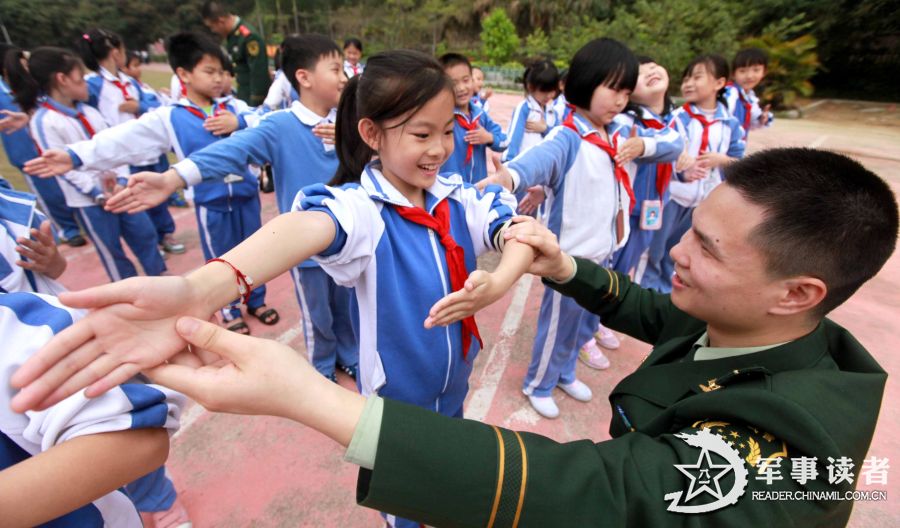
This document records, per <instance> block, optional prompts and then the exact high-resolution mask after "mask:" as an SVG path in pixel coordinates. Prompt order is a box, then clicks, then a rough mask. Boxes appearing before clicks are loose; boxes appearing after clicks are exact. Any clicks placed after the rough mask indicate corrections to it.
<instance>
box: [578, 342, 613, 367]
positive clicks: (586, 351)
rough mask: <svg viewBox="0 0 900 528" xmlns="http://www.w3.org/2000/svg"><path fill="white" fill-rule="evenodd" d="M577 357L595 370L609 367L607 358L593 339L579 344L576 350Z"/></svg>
mask: <svg viewBox="0 0 900 528" xmlns="http://www.w3.org/2000/svg"><path fill="white" fill-rule="evenodd" d="M578 359H580V360H581V362H582V363H584V364H585V365H587V366H589V367H591V368H592V369H597V370H606V369H608V368H609V358H607V357H606V354H604V353H603V351H602V350H600V347H598V346H597V342H596V341H595V340H593V339H591V340H590V341H588V342H587V343H585V344H583V345H581V349H580V350H579V351H578Z"/></svg>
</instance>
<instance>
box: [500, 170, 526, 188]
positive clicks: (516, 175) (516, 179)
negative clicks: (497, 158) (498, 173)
mask: <svg viewBox="0 0 900 528" xmlns="http://www.w3.org/2000/svg"><path fill="white" fill-rule="evenodd" d="M504 166H505V167H506V170H508V171H509V175H510V177H512V184H513V188H512V192H513V193H515V192H516V191H517V190H518V189H519V184H520V183H521V182H522V178H521V177H520V176H519V173H518V172H516V169H513V168H511V167H510V166H508V165H504Z"/></svg>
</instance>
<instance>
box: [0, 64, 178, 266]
mask: <svg viewBox="0 0 900 528" xmlns="http://www.w3.org/2000/svg"><path fill="white" fill-rule="evenodd" d="M7 67H8V70H7V72H8V74H9V78H10V82H11V84H12V88H13V90H14V91H15V94H16V101H17V102H18V104H19V106H21V107H22V109H23V110H25V111H27V112H31V111H32V110H35V109H37V112H35V114H34V116H33V117H32V119H31V124H30V126H31V134H32V137H33V138H34V139H35V141H36V142H37V145H38V148H39V149H40V150H48V149H51V148H65V145H67V144H69V143H75V142H77V141H81V140H84V139H90V138H91V137H93V135H94V134H95V133H96V132H99V131H101V130H103V129H105V128H107V125H106V122H105V121H104V119H103V117H102V116H101V115H100V113H99V112H98V111H97V110H95V109H94V108H93V107H91V106H88V105H85V104H83V102H82V101H84V100H86V99H87V98H88V87H87V83H86V82H85V80H84V66H83V65H82V63H81V61H80V60H79V59H78V57H76V56H75V55H74V54H73V53H72V52H70V51H68V50H64V49H61V48H51V47H42V48H37V49H35V50H34V51H32V53H31V56H30V57H29V58H28V61H27V68H26V65H25V64H22V63H21V62H19V61H11V62H8V63H7ZM40 94H46V96H42V95H40ZM26 170H27V169H26ZM126 176H127V171H126V170H125V167H118V168H116V169H114V170H110V171H102V172H101V171H82V170H71V171H68V172H65V173H64V174H62V175H61V176H60V177H59V184H60V187H61V188H62V190H63V193H64V194H65V197H66V204H67V205H68V206H69V207H71V208H72V209H73V210H75V211H76V213H77V214H78V217H79V220H80V221H81V223H82V224H83V225H84V227H85V231H86V232H87V234H88V237H90V239H91V241H92V242H93V243H94V245H95V246H96V248H97V253H98V256H99V257H100V261H101V262H102V263H103V266H104V268H105V269H106V273H107V275H109V278H110V280H112V281H117V280H121V279H124V278H127V277H133V276H135V275H137V270H136V269H135V267H134V265H133V264H132V263H131V261H130V260H129V259H128V257H127V256H126V255H125V251H124V250H123V249H122V244H121V242H120V240H119V238H120V237H122V238H124V239H125V241H126V242H127V243H128V245H129V246H130V247H131V250H132V251H133V252H134V254H135V256H136V257H137V258H138V261H139V262H140V263H141V267H142V268H143V269H144V273H145V274H147V275H159V274H162V273H163V272H164V271H165V270H166V265H165V263H164V262H163V259H162V257H161V256H160V254H159V251H158V250H157V248H156V236H155V234H154V233H155V229H154V227H153V223H152V222H151V221H150V218H149V217H148V216H147V215H146V214H138V215H127V214H112V213H109V212H106V211H104V210H103V207H102V206H103V205H104V204H105V203H106V200H107V198H108V197H109V195H111V194H112V192H113V191H114V187H115V186H116V185H117V184H118V185H124V184H125V182H126Z"/></svg>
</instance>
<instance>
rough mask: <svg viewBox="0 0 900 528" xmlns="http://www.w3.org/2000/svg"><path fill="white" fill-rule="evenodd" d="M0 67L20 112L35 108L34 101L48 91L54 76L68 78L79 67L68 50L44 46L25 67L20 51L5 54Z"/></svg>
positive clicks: (33, 53) (34, 53)
mask: <svg viewBox="0 0 900 528" xmlns="http://www.w3.org/2000/svg"><path fill="white" fill-rule="evenodd" d="M4 67H5V69H6V74H7V76H8V77H9V86H10V88H12V91H13V92H14V93H15V94H16V103H18V105H19V106H20V107H21V108H22V111H23V112H31V111H32V110H34V109H35V108H36V107H37V101H38V98H39V97H40V96H41V95H44V94H47V93H49V92H50V88H51V87H52V85H53V78H54V77H55V76H56V74H57V73H62V74H65V75H68V74H69V73H70V72H71V71H72V70H74V69H75V68H81V67H82V64H81V61H80V60H78V57H76V56H75V54H74V53H72V52H71V51H69V50H66V49H62V48H53V47H49V46H45V47H40V48H36V49H35V50H34V51H32V52H31V56H30V57H29V58H28V62H27V66H26V64H25V54H24V52H22V51H21V50H18V51H10V52H9V53H7V54H6V63H5V64H4Z"/></svg>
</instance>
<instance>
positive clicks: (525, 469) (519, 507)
mask: <svg viewBox="0 0 900 528" xmlns="http://www.w3.org/2000/svg"><path fill="white" fill-rule="evenodd" d="M513 434H515V435H516V439H517V440H518V441H519V448H520V449H521V450H522V484H521V485H520V486H519V504H518V505H517V506H516V517H515V519H514V520H513V524H512V525H513V528H516V527H517V526H518V525H519V517H520V516H521V515H522V506H523V505H524V504H525V484H526V483H527V482H528V456H527V455H526V454H525V442H523V441H522V437H521V436H520V435H519V433H517V432H516V431H513Z"/></svg>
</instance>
